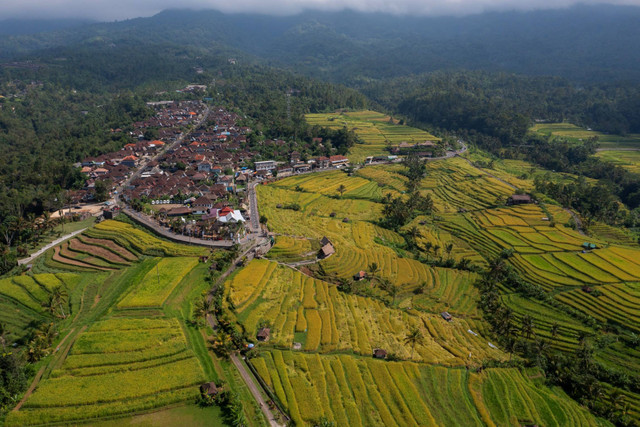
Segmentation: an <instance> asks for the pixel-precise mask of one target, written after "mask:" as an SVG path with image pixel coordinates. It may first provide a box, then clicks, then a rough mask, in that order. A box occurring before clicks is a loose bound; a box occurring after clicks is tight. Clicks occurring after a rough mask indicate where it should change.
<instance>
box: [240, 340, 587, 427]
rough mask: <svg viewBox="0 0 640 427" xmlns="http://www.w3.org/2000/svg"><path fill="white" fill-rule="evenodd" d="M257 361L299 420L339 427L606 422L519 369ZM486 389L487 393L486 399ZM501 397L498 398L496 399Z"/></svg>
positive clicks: (342, 359)
mask: <svg viewBox="0 0 640 427" xmlns="http://www.w3.org/2000/svg"><path fill="white" fill-rule="evenodd" d="M251 363H252V364H254V366H255V367H256V370H257V371H258V372H259V373H260V375H261V377H262V378H263V379H264V380H265V383H267V385H268V386H269V387H270V388H271V389H272V390H273V392H274V393H275V395H276V396H277V397H278V399H279V400H280V401H281V402H282V403H283V404H284V405H285V407H286V408H287V410H288V411H289V413H290V414H291V417H292V419H293V420H294V421H295V422H296V423H298V424H301V425H302V424H303V423H305V422H307V423H308V422H313V421H316V420H317V419H319V418H320V417H322V416H325V417H327V418H328V419H329V420H330V421H332V422H334V423H336V425H345V426H346V425H349V426H418V425H464V426H476V425H477V426H481V425H492V426H496V425H500V426H503V425H504V426H508V425H513V426H519V425H520V421H525V420H531V421H532V422H531V423H532V424H535V423H537V424H539V425H593V426H595V425H599V423H598V420H596V419H595V418H594V417H593V416H592V415H590V414H589V412H587V411H586V410H585V409H583V408H581V407H580V406H578V405H577V404H576V403H575V402H573V401H572V400H571V399H569V398H568V397H566V396H565V395H564V394H563V393H562V392H557V391H555V390H551V389H548V388H544V387H539V386H537V385H535V384H533V383H532V382H531V380H528V379H527V378H526V377H524V376H523V375H522V374H520V373H519V372H518V371H517V370H514V369H502V370H498V369H495V370H494V369H488V370H487V371H485V372H484V373H483V374H480V375H478V374H471V373H469V371H466V370H464V369H452V368H444V367H439V366H428V365H418V364H415V363H411V362H383V361H379V360H375V359H373V358H358V357H352V356H347V355H331V356H318V355H305V354H300V353H294V352H290V351H278V350H273V351H271V352H262V353H261V356H260V357H259V358H255V359H252V361H251ZM479 389H481V390H482V396H481V395H480V394H479V391H480V390H479ZM496 398H497V399H496Z"/></svg>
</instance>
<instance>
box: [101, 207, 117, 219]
mask: <svg viewBox="0 0 640 427" xmlns="http://www.w3.org/2000/svg"><path fill="white" fill-rule="evenodd" d="M119 213H120V208H119V207H117V206H114V207H113V208H111V209H105V210H104V211H103V212H102V216H103V217H104V219H114V218H116V217H117V216H118V214H119Z"/></svg>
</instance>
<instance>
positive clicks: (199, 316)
mask: <svg viewBox="0 0 640 427" xmlns="http://www.w3.org/2000/svg"><path fill="white" fill-rule="evenodd" d="M212 310H213V305H212V304H211V300H210V299H209V297H208V296H207V295H203V296H202V298H200V299H199V300H198V301H196V305H195V307H194V308H193V317H194V318H195V320H196V323H198V324H202V323H206V322H207V317H208V316H209V315H210V314H211V312H212ZM200 321H202V323H200Z"/></svg>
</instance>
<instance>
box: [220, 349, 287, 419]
mask: <svg viewBox="0 0 640 427" xmlns="http://www.w3.org/2000/svg"><path fill="white" fill-rule="evenodd" d="M231 361H232V362H233V364H234V366H235V367H236V369H238V372H240V376H241V377H242V379H243V380H244V382H245V384H247V387H249V391H251V394H252V395H253V397H254V398H255V399H256V401H257V402H258V404H259V405H260V409H262V413H263V414H264V416H265V417H267V420H269V425H271V426H272V427H284V425H283V424H280V423H278V421H277V420H276V418H275V417H274V416H273V413H272V412H271V410H270V409H269V406H267V402H266V401H265V400H264V398H263V397H262V394H261V393H260V390H259V389H258V386H257V385H256V383H255V381H254V380H253V376H252V375H251V374H250V373H249V372H247V370H246V369H245V367H244V365H243V364H242V362H241V361H240V359H238V356H237V355H236V354H235V353H233V354H231Z"/></svg>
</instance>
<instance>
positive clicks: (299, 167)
mask: <svg viewBox="0 0 640 427" xmlns="http://www.w3.org/2000/svg"><path fill="white" fill-rule="evenodd" d="M293 170H294V171H295V172H296V173H300V172H308V171H310V170H311V165H310V164H308V163H298V164H296V165H293Z"/></svg>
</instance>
